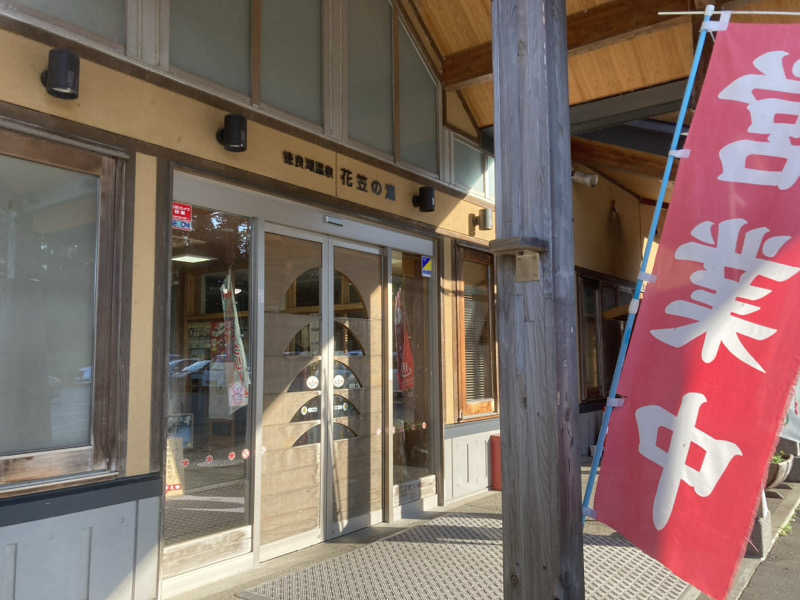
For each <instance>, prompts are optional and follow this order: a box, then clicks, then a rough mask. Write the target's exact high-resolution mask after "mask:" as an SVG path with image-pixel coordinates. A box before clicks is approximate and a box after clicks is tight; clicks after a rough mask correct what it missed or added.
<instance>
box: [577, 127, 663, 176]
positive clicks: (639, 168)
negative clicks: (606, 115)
mask: <svg viewBox="0 0 800 600" xmlns="http://www.w3.org/2000/svg"><path fill="white" fill-rule="evenodd" d="M571 146H572V161H573V162H574V163H581V164H583V165H586V166H587V167H599V168H601V169H602V167H611V168H615V169H624V170H626V171H632V172H634V173H641V174H642V175H647V176H649V177H658V178H661V177H663V175H664V167H665V166H666V164H667V158H666V157H665V156H658V155H657V154H650V153H649V152H640V151H639V150H630V149H628V148H622V147H621V146H613V145H611V144H603V143H601V142H593V141H590V140H586V139H583V138H577V137H574V138H572V144H571ZM676 171H677V169H676V168H673V169H672V173H671V175H670V179H674V178H675V173H676Z"/></svg>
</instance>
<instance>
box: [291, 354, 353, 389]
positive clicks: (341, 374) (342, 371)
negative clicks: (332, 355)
mask: <svg viewBox="0 0 800 600" xmlns="http://www.w3.org/2000/svg"><path fill="white" fill-rule="evenodd" d="M321 364H322V361H319V360H317V361H314V362H312V363H311V364H309V365H306V366H305V367H304V368H303V370H302V371H300V372H299V373H298V374H297V376H296V377H295V378H294V381H292V383H291V385H290V386H289V388H288V389H287V390H286V391H287V392H307V391H313V390H318V389H319V388H320V383H321V382H320V365H321ZM333 366H334V373H333V387H334V389H337V390H360V389H361V388H362V387H364V386H362V385H361V381H359V379H358V377H356V374H355V373H353V371H352V370H351V369H350V367H348V366H347V365H346V364H344V363H343V362H340V361H338V360H335V361H333Z"/></svg>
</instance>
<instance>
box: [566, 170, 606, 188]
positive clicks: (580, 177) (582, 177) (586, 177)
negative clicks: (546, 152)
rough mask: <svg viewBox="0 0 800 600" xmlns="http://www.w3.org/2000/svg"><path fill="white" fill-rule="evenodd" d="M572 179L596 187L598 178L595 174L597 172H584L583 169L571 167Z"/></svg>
mask: <svg viewBox="0 0 800 600" xmlns="http://www.w3.org/2000/svg"><path fill="white" fill-rule="evenodd" d="M572 181H574V182H575V183H580V184H581V185H585V186H586V187H596V186H597V184H598V182H599V181H600V178H599V177H598V176H597V173H584V172H583V171H576V170H575V169H572Z"/></svg>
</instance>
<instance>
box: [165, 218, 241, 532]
mask: <svg viewBox="0 0 800 600" xmlns="http://www.w3.org/2000/svg"><path fill="white" fill-rule="evenodd" d="M191 215H192V217H191V218H192V225H191V230H189V231H183V230H177V229H174V230H173V232H172V260H171V262H170V266H171V271H172V291H171V294H170V295H171V298H170V299H171V309H170V311H171V312H170V326H171V332H170V340H169V349H170V350H169V352H170V355H169V368H168V372H169V387H168V396H167V435H166V438H167V446H166V454H167V460H166V464H167V472H166V485H167V497H166V504H165V509H164V521H163V526H164V539H165V540H166V543H167V544H175V543H178V542H182V541H186V540H190V539H195V538H198V537H201V536H205V535H209V534H212V533H216V532H220V531H225V530H227V529H232V528H234V527H239V526H242V525H245V524H247V523H249V522H250V516H249V506H250V502H249V491H250V484H249V473H250V469H249V466H248V465H249V461H250V456H251V451H252V448H251V445H250V423H249V421H250V408H249V405H250V402H249V399H250V394H251V386H250V383H251V369H250V362H249V361H250V359H251V356H250V345H249V334H250V328H249V316H250V313H249V308H250V307H249V303H250V302H249V300H250V295H249V290H250V258H251V243H252V241H251V240H252V230H251V226H250V223H249V221H248V220H247V219H245V218H243V217H240V216H238V215H232V214H229V213H225V212H222V211H218V210H208V209H205V208H201V207H198V206H193V207H192V212H191Z"/></svg>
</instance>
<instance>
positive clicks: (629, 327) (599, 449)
mask: <svg viewBox="0 0 800 600" xmlns="http://www.w3.org/2000/svg"><path fill="white" fill-rule="evenodd" d="M713 11H714V6H713V5H712V4H709V5H708V6H706V10H705V18H704V19H703V23H707V22H708V21H710V20H711V15H712V14H713ZM707 33H708V32H707V31H706V30H705V29H701V30H700V36H699V37H698V40H697V49H696V50H695V52H694V60H693V62H692V71H691V73H690V74H689V79H688V81H687V82H686V90H685V91H684V93H683V101H682V102H681V110H680V113H679V114H678V120H677V122H676V123H675V131H674V132H673V134H672V143H671V144H670V153H669V155H668V156H667V164H666V166H665V167H664V178H663V179H662V180H661V188H660V189H659V192H658V202H656V208H655V210H654V211H653V220H652V222H651V223H650V230H649V232H648V234H647V245H646V246H645V249H644V257H643V258H642V268H641V271H640V273H639V277H638V278H637V280H636V288H635V290H634V292H633V298H634V299H637V298H639V296H640V294H641V292H642V283H643V281H642V278H641V275H642V273H644V271H645V270H646V269H647V264H648V262H649V261H650V253H651V251H652V249H653V238H655V235H656V229H657V228H658V221H659V219H660V218H661V210H662V209H663V207H664V197H665V196H666V194H667V185H668V184H669V176H670V173H672V165H673V164H674V162H675V157H674V156H673V155H672V151H673V150H677V149H678V140H679V139H680V136H681V132H682V131H683V122H684V120H685V119H686V111H687V110H688V108H689V99H690V98H691V96H692V90H693V89H694V82H695V79H696V77H697V69H698V67H699V66H700V57H701V55H702V54H703V47H704V46H705V42H706V35H707ZM635 320H636V314H635V312H631V311H629V312H628V318H627V320H626V321H625V333H624V335H623V336H622V344H621V345H620V347H619V354H617V365H616V367H614V377H613V378H612V379H611V389H610V390H609V392H608V398H609V399H612V398H616V397H617V387H618V386H619V379H620V376H621V375H622V367H623V365H624V364H625V356H626V355H627V353H628V346H629V345H630V342H631V333H632V332H633V322H634V321H635ZM613 410H614V407H613V406H611V403H610V402H606V408H605V411H604V412H603V422H602V425H601V426H600V435H599V436H598V437H597V445H596V446H595V452H594V459H593V460H592V470H591V471H590V472H589V481H588V483H587V486H586V493H585V494H584V496H583V521H584V522H585V521H586V511H587V509H588V508H589V502H590V500H591V498H592V492H593V491H594V486H595V483H596V480H597V471H598V469H599V468H600V460H601V459H602V457H603V449H604V448H605V443H606V435H607V434H608V424H609V422H610V421H611V412H612V411H613Z"/></svg>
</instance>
